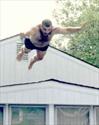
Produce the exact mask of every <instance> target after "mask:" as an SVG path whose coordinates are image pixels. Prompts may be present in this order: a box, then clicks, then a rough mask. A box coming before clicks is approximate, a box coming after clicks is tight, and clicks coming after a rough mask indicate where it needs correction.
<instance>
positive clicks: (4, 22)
mask: <svg viewBox="0 0 99 125" xmlns="http://www.w3.org/2000/svg"><path fill="white" fill-rule="evenodd" d="M55 1H56V0H0V39H4V38H7V37H10V36H13V35H16V34H19V33H20V32H26V31H28V30H30V29H31V28H32V27H33V26H35V25H37V24H39V23H41V21H42V20H43V19H46V18H49V19H51V20H52V21H53V23H54V24H56V22H55V19H54V18H53V17H52V13H53V9H54V8H55V7H56V4H55Z"/></svg>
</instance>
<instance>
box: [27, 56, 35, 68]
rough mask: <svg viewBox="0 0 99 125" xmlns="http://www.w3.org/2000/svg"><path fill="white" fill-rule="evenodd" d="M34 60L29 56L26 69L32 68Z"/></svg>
mask: <svg viewBox="0 0 99 125" xmlns="http://www.w3.org/2000/svg"><path fill="white" fill-rule="evenodd" d="M34 62H35V61H34V59H33V58H31V60H30V63H29V66H28V69H29V70H30V69H31V68H32V66H33V64H34Z"/></svg>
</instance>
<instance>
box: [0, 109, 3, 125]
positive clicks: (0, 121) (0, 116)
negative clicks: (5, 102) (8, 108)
mask: <svg viewBox="0 0 99 125" xmlns="http://www.w3.org/2000/svg"><path fill="white" fill-rule="evenodd" d="M0 125H3V108H2V107H0Z"/></svg>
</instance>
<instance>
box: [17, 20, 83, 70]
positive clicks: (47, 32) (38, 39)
mask: <svg viewBox="0 0 99 125" xmlns="http://www.w3.org/2000/svg"><path fill="white" fill-rule="evenodd" d="M83 26H84V25H82V26H79V27H65V28H61V27H53V25H52V22H51V21H50V20H49V19H45V20H43V21H42V23H41V24H39V25H37V26H35V27H33V28H32V29H31V30H30V31H28V32H26V33H21V34H20V36H21V37H22V38H23V37H24V46H22V48H21V50H20V51H19V53H18V55H17V60H18V61H21V59H22V57H23V55H24V53H27V52H30V51H31V50H34V49H35V50H36V56H34V57H33V58H31V60H30V63H29V66H28V69H31V68H32V66H33V64H34V63H36V62H37V61H40V60H42V59H43V58H44V56H45V54H46V51H47V49H48V47H49V43H50V41H51V39H52V37H53V36H54V35H56V34H67V33H75V32H78V31H80V30H81V29H82V28H83Z"/></svg>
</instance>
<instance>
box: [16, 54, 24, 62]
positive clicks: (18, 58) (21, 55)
mask: <svg viewBox="0 0 99 125" xmlns="http://www.w3.org/2000/svg"><path fill="white" fill-rule="evenodd" d="M22 57H23V52H19V53H18V55H17V57H16V58H17V60H18V61H21V60H22Z"/></svg>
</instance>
